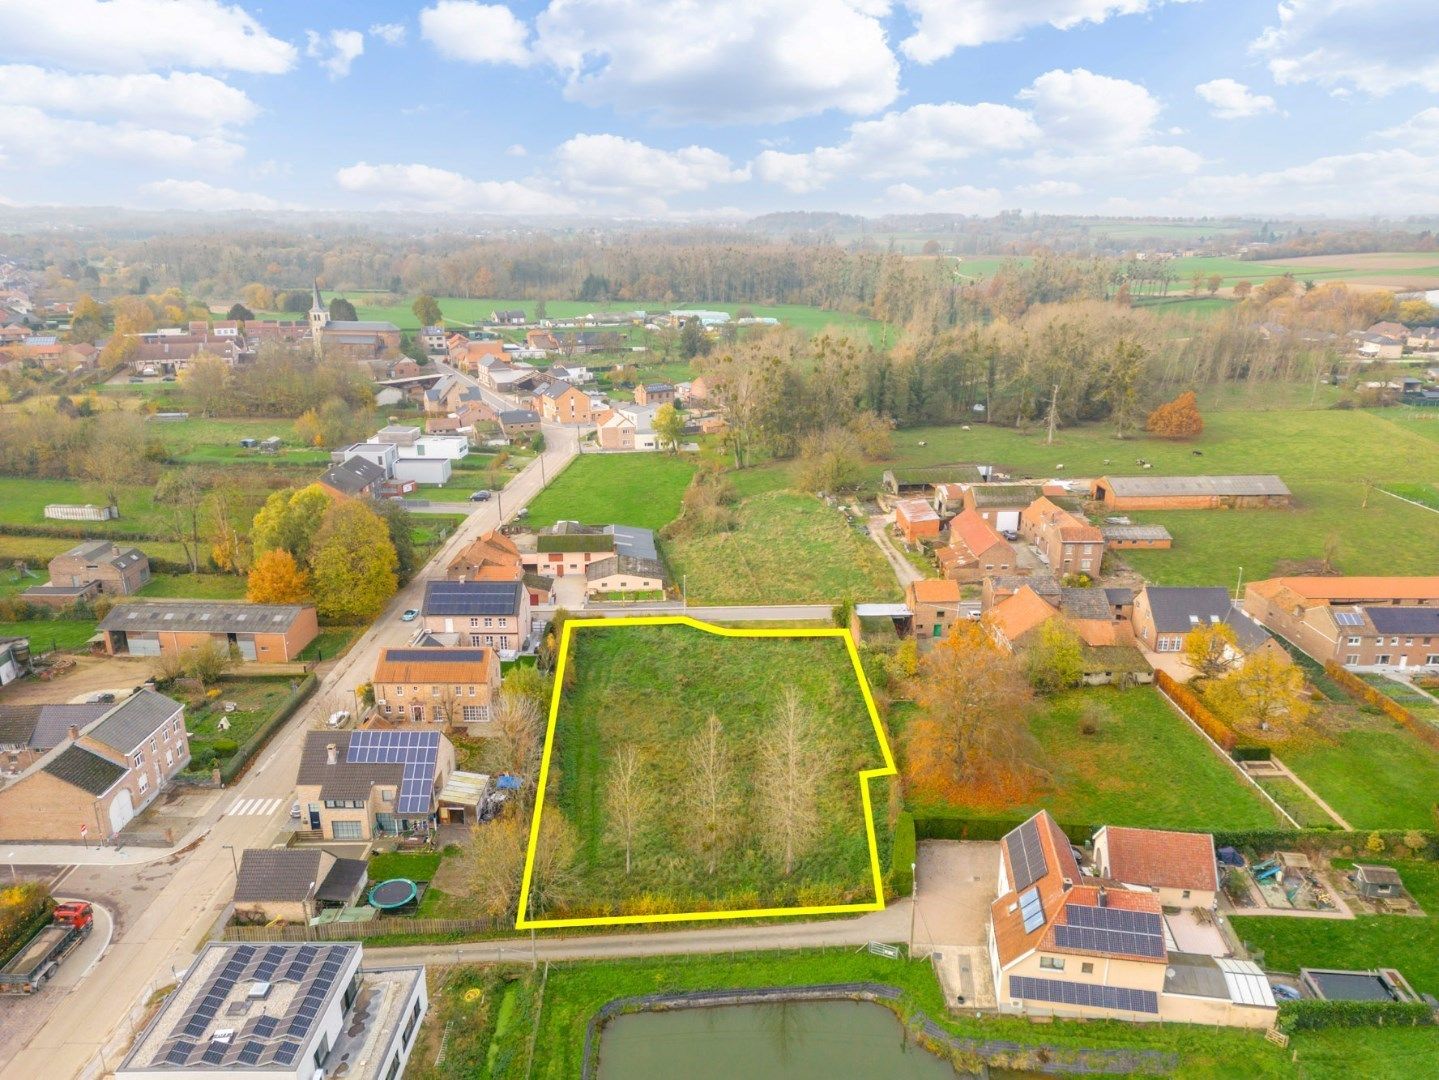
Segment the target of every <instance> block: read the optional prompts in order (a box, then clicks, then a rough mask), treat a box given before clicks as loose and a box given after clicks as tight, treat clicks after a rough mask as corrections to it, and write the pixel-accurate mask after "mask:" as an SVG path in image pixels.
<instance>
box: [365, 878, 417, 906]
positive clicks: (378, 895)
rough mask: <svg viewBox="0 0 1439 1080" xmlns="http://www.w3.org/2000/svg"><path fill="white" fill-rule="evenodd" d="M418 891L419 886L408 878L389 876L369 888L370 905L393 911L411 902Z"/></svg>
mask: <svg viewBox="0 0 1439 1080" xmlns="http://www.w3.org/2000/svg"><path fill="white" fill-rule="evenodd" d="M419 892H420V890H419V886H417V885H416V884H415V883H414V882H413V881H411V880H410V879H409V878H390V879H389V880H388V881H382V882H380V883H379V884H378V885H376V886H375V887H374V888H373V889H371V890H370V906H371V907H375V908H379V909H380V910H381V911H393V910H394V909H395V908H402V907H404V906H405V905H406V904H409V903H412V902H413V901H414V899H415V897H416V896H418V895H419Z"/></svg>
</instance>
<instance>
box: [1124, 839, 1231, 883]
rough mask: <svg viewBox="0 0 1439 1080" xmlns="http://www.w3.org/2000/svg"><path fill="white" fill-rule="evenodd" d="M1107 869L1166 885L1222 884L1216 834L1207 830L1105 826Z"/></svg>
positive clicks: (1132, 878) (1131, 880)
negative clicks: (1170, 830)
mask: <svg viewBox="0 0 1439 1080" xmlns="http://www.w3.org/2000/svg"><path fill="white" fill-rule="evenodd" d="M1104 835H1105V838H1106V842H1107V846H1108V848H1109V865H1108V867H1107V871H1108V874H1109V876H1110V877H1112V878H1113V879H1114V880H1115V881H1122V882H1124V883H1125V884H1127V885H1148V886H1150V887H1151V888H1165V889H1207V890H1209V891H1217V890H1218V888H1219V880H1218V872H1217V869H1216V866H1215V860H1214V838H1213V837H1212V836H1210V835H1209V834H1208V833H1188V832H1166V831H1164V830H1162V829H1128V828H1121V827H1119V826H1113V825H1111V826H1108V827H1106V828H1105V829H1104Z"/></svg>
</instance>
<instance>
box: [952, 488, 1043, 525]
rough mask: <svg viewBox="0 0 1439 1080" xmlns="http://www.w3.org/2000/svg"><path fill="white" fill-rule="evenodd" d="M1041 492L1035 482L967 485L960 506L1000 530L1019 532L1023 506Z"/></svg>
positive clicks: (1038, 496)
mask: <svg viewBox="0 0 1439 1080" xmlns="http://www.w3.org/2000/svg"><path fill="white" fill-rule="evenodd" d="M1043 494H1044V489H1043V488H1042V487H1041V486H1039V485H1038V484H969V485H967V486H966V487H965V489H964V493H963V502H962V505H963V507H964V509H966V510H973V511H974V512H975V513H977V514H978V515H979V516H980V517H982V518H983V519H984V520H985V521H987V522H989V524H990V525H991V526H993V527H994V528H995V529H997V530H998V531H999V532H1000V533H1018V532H1019V524H1020V521H1019V519H1020V515H1021V514H1022V513H1023V512H1024V508H1025V507H1027V506H1030V505H1032V504H1033V503H1034V501H1035V500H1036V499H1038V498H1040V497H1041V496H1042V495H1043Z"/></svg>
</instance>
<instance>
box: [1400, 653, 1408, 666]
mask: <svg viewBox="0 0 1439 1080" xmlns="http://www.w3.org/2000/svg"><path fill="white" fill-rule="evenodd" d="M1399 666H1400V667H1401V668H1407V667H1408V666H1409V654H1408V653H1400V654H1399Z"/></svg>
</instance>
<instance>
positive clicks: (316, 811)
mask: <svg viewBox="0 0 1439 1080" xmlns="http://www.w3.org/2000/svg"><path fill="white" fill-rule="evenodd" d="M310 828H311V829H312V830H314V831H316V832H318V831H319V829H320V804H319V803H311V804H310Z"/></svg>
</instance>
